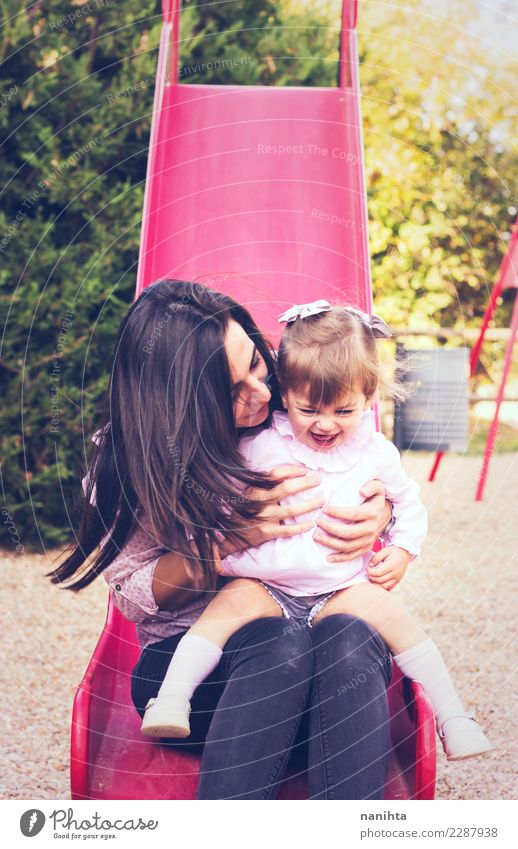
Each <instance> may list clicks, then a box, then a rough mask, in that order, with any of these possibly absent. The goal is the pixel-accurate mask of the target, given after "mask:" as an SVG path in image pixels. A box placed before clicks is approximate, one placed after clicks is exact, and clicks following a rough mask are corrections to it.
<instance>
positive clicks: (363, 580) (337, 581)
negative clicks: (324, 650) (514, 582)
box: [142, 301, 492, 760]
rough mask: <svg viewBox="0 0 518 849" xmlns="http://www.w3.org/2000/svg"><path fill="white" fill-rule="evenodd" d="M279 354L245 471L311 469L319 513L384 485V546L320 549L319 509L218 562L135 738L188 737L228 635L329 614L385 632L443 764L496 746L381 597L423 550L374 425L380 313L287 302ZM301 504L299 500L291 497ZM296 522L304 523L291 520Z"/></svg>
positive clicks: (433, 657) (406, 492)
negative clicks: (433, 730)
mask: <svg viewBox="0 0 518 849" xmlns="http://www.w3.org/2000/svg"><path fill="white" fill-rule="evenodd" d="M279 320H280V321H286V322H287V326H286V329H285V331H284V333H283V336H282V339H281V344H280V348H279V354H278V376H279V383H280V387H281V391H282V398H283V405H284V407H285V409H286V410H287V413H281V412H276V413H274V415H273V422H272V426H271V427H270V428H269V429H268V430H263V431H262V432H260V433H258V434H257V435H255V436H252V437H246V438H245V439H243V440H242V442H241V444H240V448H241V450H242V452H243V454H244V456H245V457H246V459H247V461H248V465H249V466H250V467H251V468H253V469H256V470H261V471H268V470H269V469H271V468H273V467H274V466H278V465H280V464H283V463H291V464H293V463H296V464H301V465H303V466H305V467H306V468H308V469H311V470H315V471H317V472H318V473H319V474H320V477H321V484H320V487H321V493H322V497H323V499H324V500H325V507H326V512H327V513H329V512H330V508H331V507H332V505H335V506H344V505H351V504H354V503H357V504H359V503H360V502H361V497H360V495H359V491H360V488H361V486H362V484H363V482H364V481H365V480H371V479H378V480H381V481H382V482H383V484H384V485H385V489H386V494H387V498H389V500H390V501H391V502H392V503H393V505H394V512H393V525H392V527H391V528H390V530H389V531H388V533H387V534H386V538H385V542H386V543H388V544H387V545H386V546H385V547H384V548H382V549H381V550H380V551H378V552H376V553H375V554H372V553H371V554H369V555H364V556H361V557H358V558H356V559H354V560H349V561H347V562H343V560H342V559H341V558H340V555H336V553H335V554H334V555H333V553H331V549H330V548H328V547H327V546H326V542H328V540H327V538H326V534H325V532H323V530H322V528H321V527H319V512H320V511H316V512H315V513H314V514H311V516H310V515H309V514H308V516H307V518H311V519H313V520H314V523H315V526H316V527H314V528H312V529H311V530H309V531H307V532H306V533H303V534H299V535H297V536H294V537H291V538H283V539H275V540H271V541H270V542H266V543H264V544H263V545H261V546H259V547H257V548H250V549H248V550H245V551H242V552H240V553H237V554H234V555H231V556H229V557H226V558H225V559H224V560H223V561H222V562H221V572H222V574H224V575H228V576H232V577H235V578H237V580H234V581H230V582H229V583H228V584H226V585H225V586H224V588H223V589H222V590H220V592H219V593H218V594H217V595H216V596H215V598H214V599H213V601H212V602H211V603H210V604H209V605H208V607H207V608H206V609H205V610H204V612H203V613H202V615H201V616H200V618H199V619H198V620H197V622H196V623H195V624H194V625H193V626H192V627H191V628H190V630H189V631H188V633H187V634H186V635H185V636H184V637H183V639H182V640H181V642H180V643H179V645H178V647H177V650H176V653H175V655H174V656H173V658H172V660H171V663H170V666H169V668H168V671H167V673H166V676H165V678H164V681H163V684H162V686H161V688H160V690H159V693H158V695H157V698H156V699H151V700H150V701H149V702H148V704H147V706H146V713H145V716H144V720H143V723H142V732H143V733H144V734H146V735H148V736H156V737H186V736H188V734H189V733H190V732H189V712H190V699H191V697H192V694H193V693H194V690H195V689H196V687H197V686H198V685H199V684H200V683H201V682H202V681H203V680H205V678H206V677H207V676H208V675H209V674H210V673H211V672H212V671H213V670H214V669H215V668H216V666H217V664H218V662H219V660H220V657H221V654H222V650H223V647H224V645H225V643H226V642H227V640H228V639H229V638H230V637H231V636H232V635H233V634H234V633H235V632H236V631H237V630H238V629H239V628H241V627H242V626H243V625H245V624H247V623H248V622H250V621H253V620H254V619H257V618H258V617H262V616H285V617H286V618H291V617H293V618H294V619H295V620H298V621H303V622H304V624H307V625H308V626H311V625H312V624H313V623H315V622H317V621H319V620H320V619H322V618H323V617H326V616H330V615H332V614H336V613H346V614H350V615H354V616H356V617H359V618H361V619H364V620H366V621H367V622H368V623H370V624H371V625H372V626H373V627H374V628H375V629H376V630H377V631H378V632H379V633H380V634H381V636H382V637H383V639H384V640H385V642H386V643H387V645H388V646H389V648H390V650H391V652H392V654H393V655H394V658H395V660H396V662H397V664H398V666H399V668H400V669H401V671H402V672H403V674H404V675H406V676H408V677H409V678H411V679H413V680H414V681H418V682H419V683H420V684H421V685H422V687H423V688H424V690H425V691H426V693H427V694H428V696H429V697H430V699H431V702H432V705H433V708H434V711H435V716H436V721H437V730H438V733H439V736H440V739H441V742H442V745H443V748H444V751H445V753H446V755H447V758H448V760H461V759H464V758H470V757H474V756H476V755H480V754H483V753H484V752H487V751H489V750H490V749H491V748H492V747H491V744H490V742H489V740H488V739H487V737H486V736H485V734H484V733H483V732H482V730H481V728H480V726H479V725H478V722H477V720H476V717H474V716H473V714H471V713H467V712H466V711H465V709H464V707H463V705H462V703H461V701H460V699H459V697H458V695H457V693H456V691H455V688H454V686H453V684H452V682H451V679H450V677H449V674H448V672H447V669H446V666H445V664H444V661H443V660H442V657H441V655H440V653H439V651H438V649H437V647H436V645H435V643H434V642H433V640H431V639H430V638H428V637H427V635H426V633H425V632H424V631H423V629H422V628H421V627H420V626H419V625H417V624H416V623H415V622H414V620H413V619H412V617H411V616H410V614H409V613H407V611H406V610H405V608H404V607H403V605H402V604H401V602H400V601H399V599H398V598H396V597H395V596H393V595H391V594H390V593H389V592H387V591H388V590H391V589H393V587H395V586H396V584H398V583H399V581H400V580H401V579H402V578H403V576H404V574H405V571H406V568H407V566H408V564H409V562H410V561H411V560H412V559H413V558H414V557H415V556H416V555H417V554H419V551H420V547H421V545H422V542H423V540H424V537H425V535H426V531H427V519H426V512H425V509H424V507H423V505H422V503H421V501H420V500H419V496H418V491H419V487H418V486H417V484H416V483H415V482H414V481H412V480H411V479H410V478H409V477H408V476H407V475H406V473H405V472H404V471H403V469H402V466H401V461H400V457H399V453H398V451H397V449H396V448H395V447H394V445H392V443H390V442H389V441H388V440H386V439H385V437H384V436H382V434H380V433H378V432H377V431H376V429H375V421H374V412H373V410H372V405H373V402H374V399H375V394H376V391H377V390H378V389H379V388H380V387H381V388H383V389H385V390H387V389H390V390H391V391H392V394H393V395H394V394H397V392H398V390H397V387H394V386H392V387H391V386H389V385H388V384H387V381H386V380H385V379H384V378H383V375H382V373H381V370H380V366H379V362H378V356H377V350H376V337H379V336H390V330H389V329H388V327H387V325H386V324H385V323H384V322H383V321H382V320H381V319H380V318H378V317H377V316H367V315H364V314H363V313H361V312H359V311H358V310H355V309H352V308H350V307H335V308H332V307H331V306H330V305H329V304H328V303H327V301H316V302H314V303H313V304H305V305H302V306H298V307H293V308H292V309H291V310H288V311H287V312H286V313H284V315H283V316H281V318H280V319H279ZM290 500H293V501H294V502H296V503H300V498H299V497H297V496H295V497H293V499H291V498H290V497H288V498H287V499H286V502H283V503H289V502H290ZM299 518H300V517H299Z"/></svg>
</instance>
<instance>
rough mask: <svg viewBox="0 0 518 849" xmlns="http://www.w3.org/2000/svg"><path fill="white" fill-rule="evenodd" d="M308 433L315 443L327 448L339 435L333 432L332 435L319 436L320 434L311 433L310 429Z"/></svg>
mask: <svg viewBox="0 0 518 849" xmlns="http://www.w3.org/2000/svg"><path fill="white" fill-rule="evenodd" d="M310 434H311V438H312V439H313V442H314V443H315V445H318V446H319V447H325V448H327V447H329V446H331V445H334V443H335V442H336V440H337V438H338V436H339V434H338V433H333V435H332V436H321V435H320V434H317V433H312V432H311V431H310Z"/></svg>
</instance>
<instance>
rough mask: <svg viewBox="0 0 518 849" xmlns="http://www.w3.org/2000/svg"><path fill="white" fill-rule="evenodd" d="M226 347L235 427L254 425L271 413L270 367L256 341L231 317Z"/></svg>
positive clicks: (226, 335)
mask: <svg viewBox="0 0 518 849" xmlns="http://www.w3.org/2000/svg"><path fill="white" fill-rule="evenodd" d="M225 349H226V352H227V358H228V362H229V365H230V373H231V376H232V384H233V386H232V404H233V407H234V420H235V422H236V427H255V426H256V425H259V424H261V422H264V420H265V419H266V417H267V416H268V403H269V401H270V398H271V397H272V393H271V392H270V390H269V389H268V387H267V385H266V380H267V378H268V369H267V368H266V363H265V361H264V359H263V357H262V356H261V354H260V353H259V351H258V350H257V348H256V347H255V345H254V343H253V342H252V340H251V339H250V337H249V336H247V335H246V333H245V331H244V330H243V328H242V327H241V325H240V324H238V322H237V321H234V320H233V319H231V320H230V321H229V323H228V327H227V332H226V334H225Z"/></svg>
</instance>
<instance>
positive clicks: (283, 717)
mask: <svg viewBox="0 0 518 849" xmlns="http://www.w3.org/2000/svg"><path fill="white" fill-rule="evenodd" d="M181 637H182V634H178V635H176V636H174V637H169V638H167V639H165V640H162V641H161V642H159V643H155V644H153V645H152V646H149V647H148V648H146V649H144V651H143V652H142V655H141V657H140V659H139V661H138V663H137V665H136V667H135V669H134V670H133V675H132V697H133V701H134V704H135V707H136V708H137V711H138V712H139V714H140V715H141V716H142V715H143V713H144V708H145V705H146V702H147V701H148V699H150V698H152V697H153V696H156V694H157V692H158V689H159V687H160V684H161V682H162V680H163V678H164V675H165V672H166V669H167V667H168V664H169V661H170V659H171V655H172V654H173V652H174V650H175V648H176V646H177V644H178V642H179V640H180V638H181ZM390 675H391V659H390V655H389V652H388V649H387V647H386V645H385V643H384V642H383V640H382V639H381V637H380V636H379V634H378V633H377V632H376V631H374V629H373V628H371V626H370V625H368V624H367V623H366V622H363V621H362V620H359V619H354V618H353V617H351V616H346V615H342V614H339V615H335V616H329V617H327V618H326V619H323V620H322V621H321V622H319V623H318V624H317V625H315V626H314V627H313V628H307V627H305V626H303V625H302V624H300V623H295V624H291V620H290V621H287V620H286V619H280V618H279V619H276V618H267V619H258V620H256V621H255V622H252V623H250V624H249V625H246V626H245V627H244V628H241V629H240V630H239V631H238V632H237V633H236V634H234V636H233V637H231V639H230V640H229V641H228V643H227V645H226V646H225V651H224V653H223V657H222V660H221V662H220V664H219V666H218V667H217V669H216V670H215V671H214V672H213V673H212V675H211V676H210V677H209V678H208V679H207V680H206V681H205V682H204V683H203V684H202V685H201V686H200V687H198V689H197V690H196V692H195V694H194V697H193V700H192V713H191V736H190V737H189V738H187V740H185V741H178V742H176V741H175V743H174V745H175V746H180V747H187V748H189V749H191V750H192V748H193V747H200V746H201V745H203V753H202V761H201V769H200V783H199V787H198V794H197V798H198V799H272V798H275V796H276V795H277V793H278V790H279V787H280V784H281V782H282V779H283V777H284V773H285V770H286V766H287V763H288V760H289V758H290V754H292V755H293V758H294V763H295V764H296V765H297V766H299V767H300V768H301V769H304V768H305V761H304V758H305V757H306V758H307V769H308V783H309V795H310V798H311V799H381V798H382V797H383V788H384V785H385V777H386V773H387V766H388V753H389V724H388V721H389V720H388V706H387V685H388V682H389V680H390ZM297 732H298V733H297Z"/></svg>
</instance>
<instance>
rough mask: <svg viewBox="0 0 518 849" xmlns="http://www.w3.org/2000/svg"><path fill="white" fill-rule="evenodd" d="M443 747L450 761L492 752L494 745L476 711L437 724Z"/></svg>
mask: <svg viewBox="0 0 518 849" xmlns="http://www.w3.org/2000/svg"><path fill="white" fill-rule="evenodd" d="M437 732H438V734H439V738H440V740H441V743H442V747H443V749H444V752H445V754H446V758H447V760H449V761H463V760H466V759H467V758H476V757H477V756H478V755H484V754H486V752H490V751H491V749H492V748H493V746H492V745H491V743H490V742H489V740H488V738H487V737H486V735H485V734H484V732H483V731H482V729H481V727H480V725H479V724H478V719H477V717H476V716H475V714H474V713H471V712H469V713H467V714H466V715H465V716H452V717H450V719H447V720H446V721H445V722H443V724H442V727H440V726H439V725H437Z"/></svg>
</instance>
